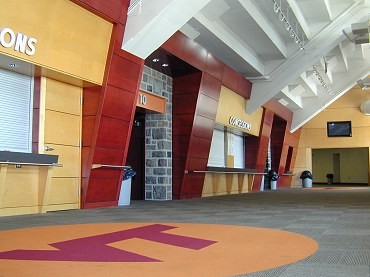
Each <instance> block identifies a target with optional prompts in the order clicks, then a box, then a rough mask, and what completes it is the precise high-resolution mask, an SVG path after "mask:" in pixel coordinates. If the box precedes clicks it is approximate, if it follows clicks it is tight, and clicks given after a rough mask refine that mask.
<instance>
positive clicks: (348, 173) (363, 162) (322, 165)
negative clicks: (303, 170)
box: [312, 148, 369, 184]
mask: <svg viewBox="0 0 370 277" xmlns="http://www.w3.org/2000/svg"><path fill="white" fill-rule="evenodd" d="M334 156H337V158H338V162H337V165H338V166H337V168H338V169H337V170H336V169H335V161H334V160H335V159H336V158H335V157H334ZM368 165H369V151H368V148H342V149H339V148H338V149H337V148H333V149H312V174H313V176H314V180H313V181H314V182H315V183H327V178H326V174H328V173H333V174H334V183H341V184H367V183H368V176H369V167H368ZM336 171H338V172H336Z"/></svg>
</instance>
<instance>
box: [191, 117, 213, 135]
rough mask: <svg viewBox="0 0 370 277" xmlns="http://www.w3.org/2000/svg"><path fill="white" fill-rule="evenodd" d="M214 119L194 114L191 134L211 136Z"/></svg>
mask: <svg viewBox="0 0 370 277" xmlns="http://www.w3.org/2000/svg"><path fill="white" fill-rule="evenodd" d="M214 126H215V120H214V119H209V118H207V117H204V116H202V115H195V120H194V128H193V135H194V136H196V137H204V138H209V137H210V138H212V134H213V128H214Z"/></svg>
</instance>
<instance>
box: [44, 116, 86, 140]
mask: <svg viewBox="0 0 370 277" xmlns="http://www.w3.org/2000/svg"><path fill="white" fill-rule="evenodd" d="M45 130H47V131H45V144H64V145H73V146H78V145H79V143H80V117H79V116H75V115H70V114H65V113H61V112H55V111H48V110H47V111H46V113H45Z"/></svg>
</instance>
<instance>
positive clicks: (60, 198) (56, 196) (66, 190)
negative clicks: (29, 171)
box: [48, 178, 80, 205]
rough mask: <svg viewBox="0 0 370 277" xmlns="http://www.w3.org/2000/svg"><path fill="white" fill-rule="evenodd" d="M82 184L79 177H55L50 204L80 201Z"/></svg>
mask: <svg viewBox="0 0 370 277" xmlns="http://www.w3.org/2000/svg"><path fill="white" fill-rule="evenodd" d="M79 190H80V184H79V179H78V178H53V179H52V181H51V188H50V195H49V203H48V204H49V205H60V204H71V203H79V200H78V199H79V196H80V194H79Z"/></svg>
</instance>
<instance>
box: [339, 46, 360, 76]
mask: <svg viewBox="0 0 370 277" xmlns="http://www.w3.org/2000/svg"><path fill="white" fill-rule="evenodd" d="M339 49H340V53H341V54H342V58H343V62H344V65H345V66H346V69H347V71H348V55H349V54H350V53H352V52H354V51H355V50H356V47H355V45H354V44H353V43H350V42H348V41H342V42H341V43H340V44H339Z"/></svg>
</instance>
